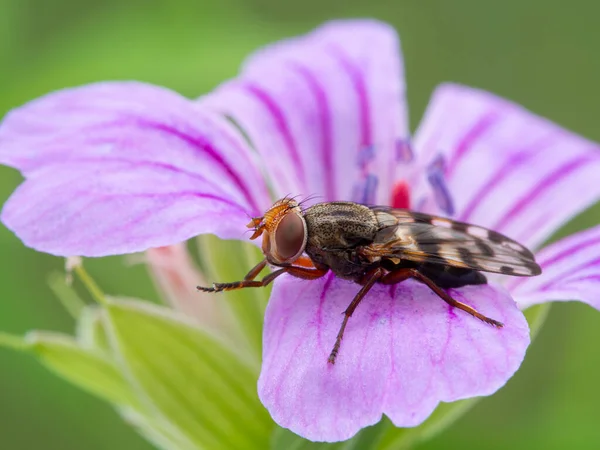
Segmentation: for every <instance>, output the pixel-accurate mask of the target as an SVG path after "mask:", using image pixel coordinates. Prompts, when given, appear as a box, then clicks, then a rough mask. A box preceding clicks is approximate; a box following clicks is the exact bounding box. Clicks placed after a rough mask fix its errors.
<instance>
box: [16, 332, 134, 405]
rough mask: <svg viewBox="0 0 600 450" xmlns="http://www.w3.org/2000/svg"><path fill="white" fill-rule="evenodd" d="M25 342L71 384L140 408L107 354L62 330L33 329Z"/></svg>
mask: <svg viewBox="0 0 600 450" xmlns="http://www.w3.org/2000/svg"><path fill="white" fill-rule="evenodd" d="M25 342H26V343H27V345H28V349H29V350H30V351H32V352H33V353H34V354H35V355H36V356H37V357H38V358H39V359H40V361H41V362H42V363H43V364H44V365H46V367H48V368H49V369H50V370H51V371H53V372H55V373H56V374H58V375H60V376H61V377H63V378H65V379H67V380H68V381H70V382H71V383H73V384H75V385H77V386H79V387H80V388H82V389H84V390H86V391H88V392H91V393H92V394H94V395H97V396H98V397H100V398H103V399H105V400H108V401H109V402H112V403H115V404H117V405H127V406H130V407H133V408H139V402H138V400H137V398H136V396H135V395H134V393H133V392H132V390H131V388H130V386H129V384H128V383H127V381H126V380H125V379H124V378H123V376H122V375H121V372H120V371H119V369H118V368H117V366H116V365H115V364H114V362H113V361H111V360H110V359H109V358H108V357H106V356H105V355H103V354H101V353H99V352H95V351H93V350H88V349H85V348H82V347H81V346H80V345H79V344H78V342H77V341H76V340H74V339H73V338H71V337H70V336H67V335H63V334H59V333H52V332H39V331H33V332H30V333H28V334H27V335H26V337H25Z"/></svg>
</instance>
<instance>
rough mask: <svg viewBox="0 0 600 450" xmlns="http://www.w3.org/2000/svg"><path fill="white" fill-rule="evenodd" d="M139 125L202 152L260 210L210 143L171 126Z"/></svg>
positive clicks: (244, 185)
mask: <svg viewBox="0 0 600 450" xmlns="http://www.w3.org/2000/svg"><path fill="white" fill-rule="evenodd" d="M139 123H140V125H142V126H146V127H148V128H151V129H155V130H159V131H162V132H164V133H167V134H170V135H172V136H175V137H176V138H178V139H180V140H182V141H183V142H185V143H187V144H188V145H190V146H191V147H193V148H196V149H198V150H201V151H202V152H204V153H205V154H206V155H207V156H208V157H209V158H210V159H212V160H213V161H215V162H216V163H217V164H219V165H220V166H222V167H223V169H224V170H225V172H226V173H227V175H229V177H230V178H231V179H232V180H233V182H234V184H235V185H236V186H237V187H238V188H239V189H240V191H241V192H242V194H243V195H244V197H245V198H246V201H247V202H248V204H250V205H251V206H252V208H253V209H254V210H255V211H260V210H261V209H260V208H259V206H258V205H257V204H256V202H255V200H254V199H253V198H252V195H251V194H250V189H249V187H248V186H246V184H245V183H244V181H243V180H242V178H241V177H240V176H239V174H238V173H237V172H236V171H235V170H233V167H231V165H230V164H229V163H228V162H227V161H225V159H224V158H223V156H222V155H221V154H220V153H219V152H218V151H217V149H216V148H214V147H213V145H212V144H211V143H210V142H208V141H207V140H206V139H204V138H201V137H198V136H192V135H190V134H186V133H184V132H181V131H179V130H177V129H175V128H173V127H171V126H168V125H166V124H162V123H153V122H148V121H140V122H139Z"/></svg>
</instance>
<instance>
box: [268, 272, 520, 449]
mask: <svg viewBox="0 0 600 450" xmlns="http://www.w3.org/2000/svg"><path fill="white" fill-rule="evenodd" d="M358 288H359V287H358V285H356V284H353V283H350V282H347V281H343V280H340V279H338V278H334V277H326V278H324V279H321V280H317V281H311V282H308V281H301V280H295V279H291V278H285V279H282V280H278V282H276V283H275V287H274V289H273V294H272V296H271V300H270V302H269V305H268V307H267V312H266V317H265V331H264V336H263V344H264V353H263V366H262V372H261V375H260V379H259V382H258V389H259V396H260V398H261V401H262V402H263V403H264V405H265V406H266V407H267V409H268V410H269V412H270V413H271V415H272V417H273V419H274V420H275V421H276V422H277V423H278V424H279V425H281V426H283V427H286V428H289V429H291V430H292V431H294V432H295V433H298V434H300V435H301V436H304V437H306V438H308V439H310V440H316V441H338V440H344V439H348V438H350V437H351V436H353V435H354V434H355V433H356V432H357V431H359V430H360V429H361V428H362V427H365V426H368V425H371V424H374V423H376V422H378V421H379V420H380V418H381V415H382V414H385V415H387V416H388V417H390V419H391V420H392V422H394V424H395V425H397V426H402V427H411V426H416V425H418V424H420V423H421V422H423V421H424V420H425V419H426V418H427V417H428V416H429V415H430V414H431V412H432V411H433V410H434V409H435V407H436V405H437V404H438V403H439V402H440V401H443V402H451V401H455V400H458V399H462V398H466V397H473V396H479V395H490V394H492V393H493V392H495V391H496V390H497V389H499V388H500V387H502V386H503V385H504V383H506V381H507V380H508V379H509V378H510V377H511V376H512V375H513V373H514V372H515V371H516V370H517V369H518V367H519V365H520V364H521V361H522V360H523V357H524V355H525V350H526V348H527V346H528V344H529V329H528V326H527V322H526V320H525V318H524V317H523V315H522V313H521V312H520V311H519V310H518V309H517V307H516V305H515V303H514V302H513V300H512V299H511V298H510V297H509V296H508V295H507V294H506V293H505V292H504V291H503V290H499V289H497V288H494V287H491V286H487V285H486V286H469V287H465V288H462V289H457V290H451V292H452V294H453V295H454V296H455V297H456V298H457V299H458V300H461V301H464V302H466V303H468V304H470V305H472V306H474V307H476V308H478V309H479V310H480V311H481V312H482V313H483V314H487V315H489V316H490V317H492V318H495V319H497V320H500V321H502V322H503V323H504V324H505V327H504V328H502V329H496V328H494V327H492V326H490V325H487V324H484V323H482V322H480V321H479V320H477V319H475V318H473V317H471V316H469V315H468V314H466V313H464V312H462V311H457V310H453V309H451V308H450V307H449V306H448V305H447V304H446V303H444V302H443V301H442V300H440V299H439V298H438V297H436V296H435V295H434V294H433V293H432V292H431V291H430V290H429V289H428V288H426V287H425V286H424V285H421V284H419V283H416V282H413V281H407V282H404V283H401V284H398V285H396V286H394V287H385V286H381V285H378V286H376V287H375V288H373V290H372V291H371V292H370V293H369V294H368V295H367V297H366V298H365V299H364V300H363V303H361V304H360V305H359V307H358V309H357V310H356V312H355V314H354V316H353V317H352V318H351V319H350V321H349V323H348V327H347V328H346V334H345V337H344V340H343V342H342V346H341V349H340V353H339V356H338V359H337V361H336V363H335V365H334V366H332V365H330V364H328V363H327V357H328V355H329V352H330V351H331V347H332V345H333V343H334V341H335V336H336V334H337V332H338V328H339V326H340V323H341V320H342V314H341V312H342V311H343V310H344V309H345V308H346V307H347V306H348V304H349V303H350V301H351V299H352V298H353V296H354V295H355V294H356V292H357V291H358Z"/></svg>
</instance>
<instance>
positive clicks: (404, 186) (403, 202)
mask: <svg viewBox="0 0 600 450" xmlns="http://www.w3.org/2000/svg"><path fill="white" fill-rule="evenodd" d="M391 205H392V208H404V209H409V208H410V187H409V186H408V183H407V182H406V181H403V180H400V181H398V182H396V184H395V185H394V187H393V188H392V199H391Z"/></svg>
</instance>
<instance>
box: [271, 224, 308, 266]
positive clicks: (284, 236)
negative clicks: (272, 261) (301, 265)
mask: <svg viewBox="0 0 600 450" xmlns="http://www.w3.org/2000/svg"><path fill="white" fill-rule="evenodd" d="M305 245H306V227H305V225H304V219H303V218H302V217H301V216H300V215H299V214H296V213H288V214H286V215H285V216H284V218H283V219H281V222H279V225H277V229H276V230H275V246H276V248H275V252H276V253H277V256H278V257H279V258H281V259H282V260H283V261H287V260H290V259H292V258H294V257H296V256H298V255H299V254H300V253H302V252H303V251H304V246H305Z"/></svg>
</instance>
